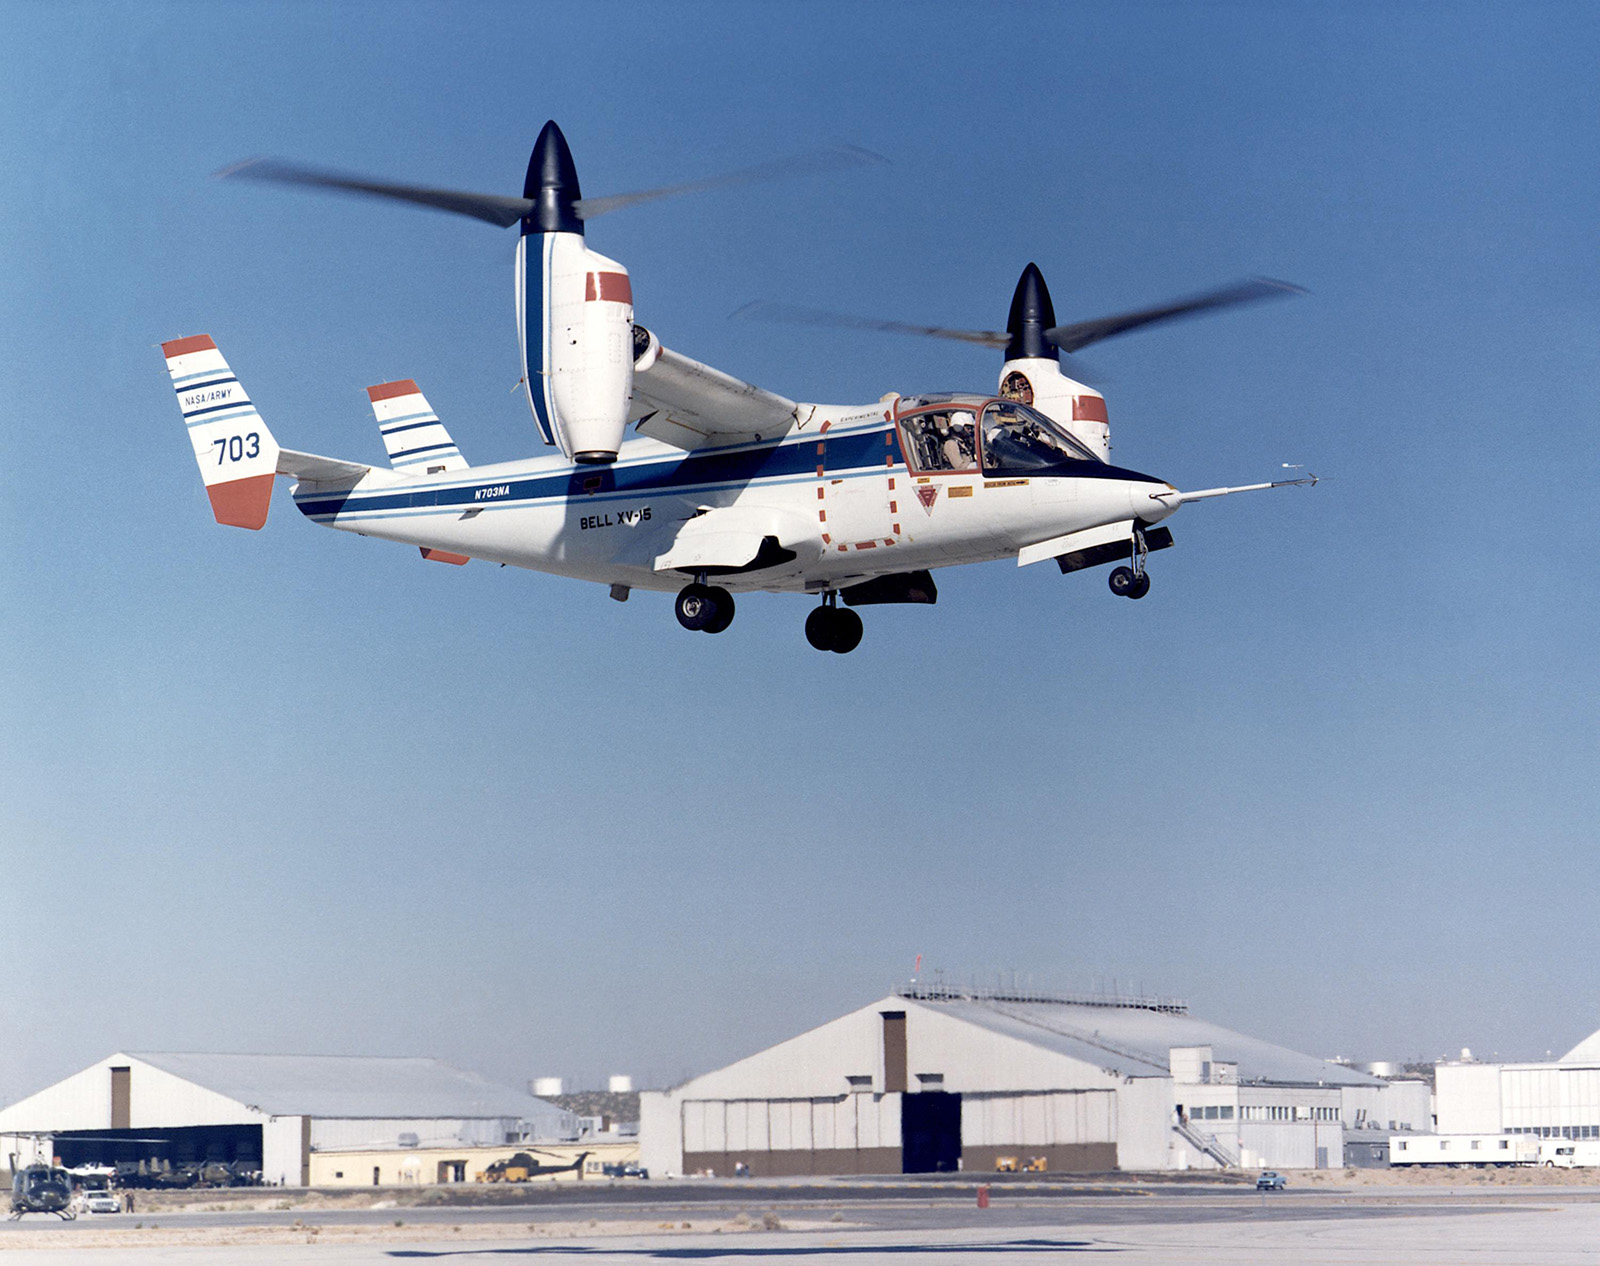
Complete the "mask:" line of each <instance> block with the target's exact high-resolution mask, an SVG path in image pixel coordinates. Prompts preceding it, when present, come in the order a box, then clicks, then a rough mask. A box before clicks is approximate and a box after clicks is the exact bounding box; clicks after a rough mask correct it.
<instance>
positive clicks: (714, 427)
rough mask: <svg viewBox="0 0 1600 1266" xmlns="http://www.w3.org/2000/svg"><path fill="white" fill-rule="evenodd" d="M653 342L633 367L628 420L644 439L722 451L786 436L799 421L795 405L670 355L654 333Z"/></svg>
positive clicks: (721, 373)
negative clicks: (645, 437)
mask: <svg viewBox="0 0 1600 1266" xmlns="http://www.w3.org/2000/svg"><path fill="white" fill-rule="evenodd" d="M636 332H637V333H645V334H648V333H649V332H648V331H646V330H644V329H643V327H637V330H636ZM649 340H650V341H649V346H648V347H647V348H646V349H645V351H644V354H643V355H641V356H640V357H639V358H638V360H637V361H636V362H635V364H634V370H633V407H632V409H631V410H630V412H629V415H628V416H629V419H630V420H634V421H636V422H637V425H636V426H635V427H634V430H635V431H637V432H638V433H639V434H640V435H648V436H649V437H650V438H651V439H655V440H660V441H661V442H662V443H664V444H671V445H672V446H673V447H675V448H682V449H696V448H720V447H721V446H723V445H726V444H741V443H750V442H753V441H757V440H763V439H771V438H772V437H773V436H775V435H782V434H784V433H785V432H786V431H788V429H789V428H790V427H791V426H793V425H794V423H795V420H796V418H797V417H798V416H799V413H800V406H799V405H797V404H795V402H794V401H793V400H786V399H784V397H782V396H779V395H774V394H773V393H772V392H770V391H763V390H762V389H761V388H760V387H753V386H751V385H750V384H749V383H747V382H743V381H741V380H740V379H738V378H735V377H733V376H732V375H731V374H725V373H723V372H722V371H721V370H720V369H712V368H711V366H710V365H702V364H701V363H700V362H699V361H697V360H690V359H689V358H688V357H687V356H681V355H679V354H678V353H677V352H673V351H669V350H668V349H667V348H665V347H662V346H661V343H660V341H659V340H658V339H657V338H656V336H655V335H654V334H649Z"/></svg>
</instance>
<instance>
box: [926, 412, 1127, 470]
mask: <svg viewBox="0 0 1600 1266" xmlns="http://www.w3.org/2000/svg"><path fill="white" fill-rule="evenodd" d="M898 414H899V421H900V426H901V428H902V431H903V432H904V435H905V440H906V458H907V460H908V461H909V462H910V463H911V465H912V467H913V468H915V469H917V470H919V471H923V472H927V471H950V472H961V471H976V470H977V469H978V468H979V466H980V465H981V466H982V468H983V472H984V474H986V475H987V474H1007V473H1014V472H1024V473H1026V472H1030V471H1043V470H1045V469H1047V468H1049V467H1051V466H1057V465H1060V464H1061V463H1062V462H1066V461H1079V462H1081V461H1091V462H1099V461H1100V458H1099V457H1097V456H1096V455H1095V454H1094V453H1092V452H1091V451H1090V450H1089V449H1088V448H1086V447H1085V446H1084V445H1083V444H1082V443H1080V442H1079V441H1078V440H1076V439H1074V438H1073V437H1072V436H1071V435H1069V434H1068V433H1067V432H1066V431H1065V430H1064V429H1062V428H1061V427H1060V426H1059V425H1057V424H1056V423H1055V422H1052V421H1051V420H1050V419H1049V418H1047V417H1046V416H1045V415H1044V414H1042V413H1040V412H1039V411H1038V410H1037V409H1034V408H1030V407H1029V406H1028V405H1025V404H1022V403H1021V402H1019V401H1016V400H1000V399H996V398H994V397H992V396H979V395H966V394H956V393H952V394H949V395H931V396H910V397H903V398H902V399H901V400H900V401H899V408H898Z"/></svg>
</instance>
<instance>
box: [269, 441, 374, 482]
mask: <svg viewBox="0 0 1600 1266" xmlns="http://www.w3.org/2000/svg"><path fill="white" fill-rule="evenodd" d="M371 469H372V467H371V466H367V465H364V464H362V463H361V462H347V461H341V460H340V459H339V458H337V457H318V456H317V455H316V454H315V453H297V452H295V451H294V450H293V449H288V448H283V449H279V450H278V473H279V474H280V475H293V476H294V477H295V478H296V479H298V480H299V481H300V482H301V483H305V484H353V483H355V482H356V481H357V480H359V479H361V478H362V477H363V476H364V475H366V474H367V473H368V472H369V471H370V470H371Z"/></svg>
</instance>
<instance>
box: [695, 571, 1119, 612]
mask: <svg viewBox="0 0 1600 1266" xmlns="http://www.w3.org/2000/svg"><path fill="white" fill-rule="evenodd" d="M1106 583H1107V584H1108V585H1110V586H1111V592H1112V593H1114V594H1116V595H1117V597H1119V598H1126V597H1127V596H1128V590H1130V589H1132V588H1133V568H1131V567H1113V568H1112V569H1111V575H1110V576H1108V577H1107V578H1106ZM678 618H679V619H682V618H683V617H682V616H679V617H678Z"/></svg>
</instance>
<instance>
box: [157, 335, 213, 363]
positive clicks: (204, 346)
mask: <svg viewBox="0 0 1600 1266" xmlns="http://www.w3.org/2000/svg"><path fill="white" fill-rule="evenodd" d="M216 350H217V345H216V344H215V343H213V342H212V341H211V335H209V334H196V335H194V336H193V337H192V338H175V339H173V340H172V342H170V343H163V344H162V345H161V352H162V354H163V355H164V356H165V357H166V358H167V359H168V360H171V359H172V358H173V357H174V356H187V355H188V354H189V353H190V352H214V351H216Z"/></svg>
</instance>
